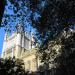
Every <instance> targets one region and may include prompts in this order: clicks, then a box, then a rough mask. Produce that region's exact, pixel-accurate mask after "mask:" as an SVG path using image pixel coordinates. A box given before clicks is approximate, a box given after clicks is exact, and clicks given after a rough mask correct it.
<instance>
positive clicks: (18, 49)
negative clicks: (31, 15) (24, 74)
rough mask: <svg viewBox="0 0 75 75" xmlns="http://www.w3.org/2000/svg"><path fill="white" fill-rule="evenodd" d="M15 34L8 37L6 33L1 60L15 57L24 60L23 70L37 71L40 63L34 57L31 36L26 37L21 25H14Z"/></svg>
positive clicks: (34, 51)
mask: <svg viewBox="0 0 75 75" xmlns="http://www.w3.org/2000/svg"><path fill="white" fill-rule="evenodd" d="M16 29H17V31H16V32H13V33H12V35H11V36H8V32H7V31H6V33H5V37H4V43H3V50H2V58H8V57H15V58H19V59H23V60H24V64H25V70H27V71H33V72H34V71H37V69H38V67H39V65H40V61H39V59H38V58H37V55H36V48H35V46H34V44H33V43H34V39H33V36H30V37H29V36H28V35H27V34H26V33H25V32H24V29H23V26H22V25H21V24H17V25H16Z"/></svg>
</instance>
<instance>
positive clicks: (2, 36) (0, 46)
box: [0, 28, 4, 55]
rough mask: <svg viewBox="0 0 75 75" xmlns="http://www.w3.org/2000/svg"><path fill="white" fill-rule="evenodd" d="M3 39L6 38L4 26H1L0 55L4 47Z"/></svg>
mask: <svg viewBox="0 0 75 75" xmlns="http://www.w3.org/2000/svg"><path fill="white" fill-rule="evenodd" d="M3 40H4V28H0V55H1V52H2V48H3Z"/></svg>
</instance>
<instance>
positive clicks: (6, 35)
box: [1, 29, 8, 58]
mask: <svg viewBox="0 0 75 75" xmlns="http://www.w3.org/2000/svg"><path fill="white" fill-rule="evenodd" d="M7 40H8V29H6V30H5V36H4V42H3V50H2V56H1V57H2V58H3V57H4V56H5V54H6V50H5V49H6V45H7Z"/></svg>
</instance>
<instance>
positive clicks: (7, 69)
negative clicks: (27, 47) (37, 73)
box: [0, 58, 25, 75]
mask: <svg viewBox="0 0 75 75" xmlns="http://www.w3.org/2000/svg"><path fill="white" fill-rule="evenodd" d="M23 66H24V63H23V61H22V60H20V59H15V58H6V59H3V58H0V74H2V75H25V69H24V68H23Z"/></svg>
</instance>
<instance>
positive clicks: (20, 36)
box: [16, 23, 24, 57]
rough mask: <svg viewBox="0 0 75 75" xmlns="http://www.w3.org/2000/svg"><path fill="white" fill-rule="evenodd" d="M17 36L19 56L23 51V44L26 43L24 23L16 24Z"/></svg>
mask: <svg viewBox="0 0 75 75" xmlns="http://www.w3.org/2000/svg"><path fill="white" fill-rule="evenodd" d="M16 29H17V38H16V53H17V54H16V57H18V56H19V55H20V54H21V52H22V46H23V43H24V39H23V38H24V27H23V25H22V24H20V23H18V24H17V25H16Z"/></svg>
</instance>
